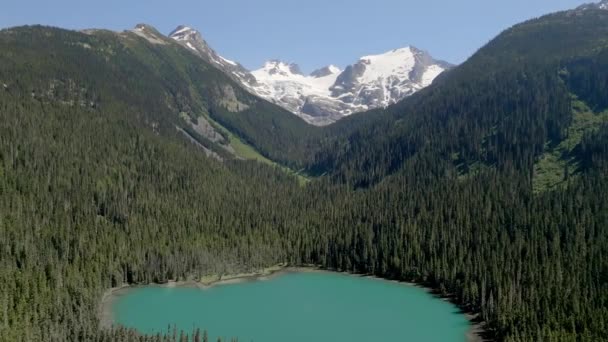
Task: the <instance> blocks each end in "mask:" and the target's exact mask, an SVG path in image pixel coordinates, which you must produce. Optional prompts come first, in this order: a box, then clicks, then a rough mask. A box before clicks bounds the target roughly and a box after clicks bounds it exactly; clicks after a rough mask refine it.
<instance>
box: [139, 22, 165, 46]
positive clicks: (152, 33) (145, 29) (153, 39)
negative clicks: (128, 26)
mask: <svg viewBox="0 0 608 342" xmlns="http://www.w3.org/2000/svg"><path fill="white" fill-rule="evenodd" d="M131 32H132V33H135V34H136V35H138V36H140V37H142V38H144V39H146V40H147V41H149V42H150V43H152V44H161V45H163V44H167V42H166V38H165V36H163V35H162V34H161V33H160V32H158V30H157V29H156V28H154V26H151V25H148V24H137V25H135V28H133V29H132V30H131Z"/></svg>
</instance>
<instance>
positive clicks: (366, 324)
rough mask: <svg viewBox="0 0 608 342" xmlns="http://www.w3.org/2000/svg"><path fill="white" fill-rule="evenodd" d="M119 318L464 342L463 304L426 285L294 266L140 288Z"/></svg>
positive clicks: (312, 340) (255, 332) (271, 339)
mask: <svg viewBox="0 0 608 342" xmlns="http://www.w3.org/2000/svg"><path fill="white" fill-rule="evenodd" d="M112 312H113V314H114V320H115V322H116V323H119V324H122V325H124V326H127V327H132V328H136V329H137V330H139V331H141V332H146V333H155V332H159V331H166V330H167V327H168V326H169V325H171V326H173V325H174V324H175V325H176V326H177V328H178V329H183V330H186V331H192V330H193V329H192V328H193V327H200V328H201V329H207V330H208V331H209V336H210V337H211V338H210V341H216V340H217V336H222V337H237V338H238V339H239V341H240V342H249V341H254V342H324V341H331V342H337V341H348V342H379V341H401V342H404V341H412V342H434V341H438V342H451V341H457V342H463V341H466V337H465V334H466V332H467V330H468V329H469V323H468V321H467V320H466V318H465V317H464V316H463V315H462V314H459V313H458V309H457V308H456V307H455V306H454V305H452V304H450V303H448V302H445V301H443V300H441V299H437V298H435V297H433V296H432V295H430V294H429V293H427V292H426V291H425V290H424V289H420V288H417V287H414V286H409V285H405V284H399V283H394V282H388V281H383V280H378V279H370V278H363V277H355V276H348V275H342V274H337V273H288V274H284V275H281V276H278V277H275V278H272V279H270V280H261V281H252V282H245V283H239V284H232V285H221V286H216V287H212V288H209V289H198V288H187V287H176V288H166V287H159V286H149V287H138V288H133V289H130V290H128V291H127V292H126V293H124V294H123V295H120V296H117V298H115V300H114V301H113V304H112Z"/></svg>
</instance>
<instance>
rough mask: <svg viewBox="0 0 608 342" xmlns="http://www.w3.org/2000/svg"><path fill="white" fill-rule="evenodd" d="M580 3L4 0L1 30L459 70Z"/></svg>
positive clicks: (316, 63)
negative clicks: (108, 32)
mask: <svg viewBox="0 0 608 342" xmlns="http://www.w3.org/2000/svg"><path fill="white" fill-rule="evenodd" d="M589 1H591V0H589ZM589 1H584V0H510V1H494V0H460V1H454V0H442V1H438V0H426V1H420V0H413V1H412V0H365V1H364V0H351V1H343V0H214V1H212V0H198V1H196V0H179V1H170V0H162V1H158V0H146V1H142V0H103V1H99V0H98V1H90V0H53V1H47V0H6V1H3V2H4V3H3V4H2V9H1V10H0V27H2V28H5V27H11V26H17V25H25V24H45V25H53V26H59V27H64V28H70V29H83V28H107V29H112V30H125V29H130V28H132V27H133V26H135V24H137V23H142V22H143V23H147V24H150V25H153V26H155V27H156V28H158V29H159V30H160V31H161V32H162V33H165V34H168V33H169V32H170V31H171V30H173V29H174V28H175V27H176V26H177V25H179V24H187V25H189V26H192V27H194V28H197V29H198V30H199V31H200V32H201V33H202V34H203V36H204V37H205V39H206V40H207V41H208V42H209V43H210V45H211V46H212V47H213V48H215V49H216V50H217V51H218V52H219V53H220V54H222V55H223V56H225V57H227V58H230V59H233V60H236V61H239V62H241V63H242V64H243V65H245V66H246V67H248V68H250V69H255V68H258V67H260V66H261V65H262V64H263V62H264V61H266V60H268V59H281V60H284V61H287V62H296V63H298V64H299V65H300V66H301V67H302V69H303V70H304V71H307V72H310V71H312V70H313V69H316V68H318V67H322V66H325V65H328V64H336V65H338V66H340V67H344V66H345V65H348V64H351V63H353V62H354V61H356V60H357V59H358V58H359V57H361V56H364V55H369V54H376V53H381V52H384V51H388V50H392V49H395V48H399V47H403V46H406V45H414V46H416V47H418V48H420V49H423V50H427V51H429V52H430V53H431V54H432V55H433V56H434V57H436V58H439V59H444V60H447V61H448V62H452V63H460V62H462V61H464V60H465V59H466V58H467V57H469V56H470V55H471V54H473V53H474V52H475V51H476V50H477V49H478V48H479V47H481V46H482V45H483V44H485V43H487V42H488V41H489V40H490V39H491V38H493V37H494V36H496V35H497V34H498V33H500V32H501V31H502V30H504V29H506V28H508V27H509V26H511V25H513V24H516V23H518V22H521V21H523V20H526V19H530V18H534V17H537V16H540V15H543V14H546V13H550V12H554V11H558V10H564V9H569V8H573V7H576V6H578V5H580V4H582V3H585V2H589Z"/></svg>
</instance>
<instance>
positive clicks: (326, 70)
mask: <svg viewBox="0 0 608 342" xmlns="http://www.w3.org/2000/svg"><path fill="white" fill-rule="evenodd" d="M341 72H342V70H340V68H338V67H337V66H335V65H333V64H331V65H328V66H326V67H323V68H321V69H317V70H315V71H313V72H311V73H310V76H312V77H316V78H319V77H325V76H329V75H336V74H339V73H341Z"/></svg>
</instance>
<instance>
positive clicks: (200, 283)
mask: <svg viewBox="0 0 608 342" xmlns="http://www.w3.org/2000/svg"><path fill="white" fill-rule="evenodd" d="M305 272H315V273H324V272H327V273H341V274H345V275H349V276H354V277H365V278H371V279H377V280H381V281H390V282H395V283H399V284H403V285H407V286H415V287H418V288H421V289H424V290H426V291H427V292H429V293H430V294H432V295H434V296H436V297H438V298H441V299H443V300H445V301H448V302H450V303H452V304H454V305H456V304H455V303H454V302H453V301H452V300H450V298H449V297H445V296H440V295H439V294H437V293H436V292H435V291H434V290H433V289H432V288H430V287H427V286H424V285H423V284H418V283H413V282H407V281H399V280H391V279H385V278H381V277H377V276H374V275H366V274H357V273H350V272H342V271H337V270H331V269H325V268H321V267H318V266H315V265H303V266H289V265H287V264H278V265H275V266H271V267H267V268H263V269H261V270H259V271H255V272H248V273H237V274H232V275H223V276H220V275H208V276H203V277H201V278H200V279H199V280H195V279H191V280H179V281H176V280H169V281H168V282H166V283H160V284H159V283H151V284H123V285H121V286H118V287H113V288H110V289H108V290H106V291H105V292H104V293H103V295H102V298H101V301H100V304H99V320H100V327H101V328H102V329H110V328H112V326H113V325H114V319H113V317H112V303H113V301H114V300H115V299H116V298H118V297H120V296H121V295H124V294H125V293H126V292H127V291H128V290H130V289H133V288H137V287H142V286H158V287H167V288H174V287H190V288H199V289H210V288H212V287H216V286H224V285H232V284H240V283H246V282H252V281H265V280H270V279H273V278H275V277H279V276H281V275H284V274H289V273H305ZM462 314H463V315H464V316H465V318H466V319H467V320H468V321H469V322H470V324H471V327H470V328H469V330H468V331H467V333H466V338H467V342H484V341H485V342H489V341H490V340H487V339H484V337H483V334H484V332H485V329H484V322H480V321H479V320H478V319H477V318H478V315H476V314H472V313H468V312H462Z"/></svg>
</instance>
